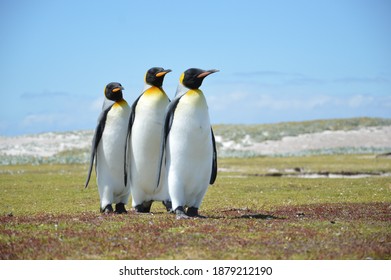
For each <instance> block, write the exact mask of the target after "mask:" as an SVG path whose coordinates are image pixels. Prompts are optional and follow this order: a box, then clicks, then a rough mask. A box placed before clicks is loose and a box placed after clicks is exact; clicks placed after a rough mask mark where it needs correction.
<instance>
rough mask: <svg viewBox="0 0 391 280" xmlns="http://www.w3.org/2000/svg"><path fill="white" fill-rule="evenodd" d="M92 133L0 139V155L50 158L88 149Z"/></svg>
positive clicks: (44, 134) (46, 134) (43, 134)
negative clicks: (65, 152)
mask: <svg viewBox="0 0 391 280" xmlns="http://www.w3.org/2000/svg"><path fill="white" fill-rule="evenodd" d="M92 137H93V134H92V131H91V132H90V131H77V132H69V133H42V134H35V135H26V136H17V137H0V155H2V154H3V155H10V156H22V155H26V156H40V157H50V156H53V155H55V154H57V153H59V152H62V151H67V150H73V149H85V148H90V146H91V141H92Z"/></svg>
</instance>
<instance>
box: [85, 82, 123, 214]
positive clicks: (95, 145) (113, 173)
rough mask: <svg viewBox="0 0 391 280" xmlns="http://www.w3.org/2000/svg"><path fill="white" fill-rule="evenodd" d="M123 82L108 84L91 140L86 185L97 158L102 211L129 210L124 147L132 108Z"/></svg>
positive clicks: (96, 164) (119, 212) (96, 167)
mask: <svg viewBox="0 0 391 280" xmlns="http://www.w3.org/2000/svg"><path fill="white" fill-rule="evenodd" d="M123 89H124V88H123V87H122V85H121V84H120V83H115V82H113V83H109V84H108V85H107V86H106V87H105V91H104V92H105V100H104V103H103V108H102V112H101V114H100V116H99V118H98V125H97V127H96V129H95V134H94V138H93V140H92V152H91V159H90V167H89V170H88V175H87V180H86V183H85V187H87V186H88V182H89V181H90V177H91V172H92V167H93V164H94V160H95V171H96V181H97V185H98V190H99V196H100V210H101V212H102V213H111V212H113V211H114V209H113V207H112V203H115V212H116V213H118V214H121V213H126V212H127V211H126V209H125V205H126V204H127V203H128V200H129V195H130V189H129V187H126V173H125V171H126V170H125V168H124V166H125V156H124V154H125V150H126V147H125V146H126V137H127V126H128V123H129V117H130V107H129V105H128V103H127V102H126V101H125V100H124V99H123V94H122V90H123Z"/></svg>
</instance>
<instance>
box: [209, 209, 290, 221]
mask: <svg viewBox="0 0 391 280" xmlns="http://www.w3.org/2000/svg"><path fill="white" fill-rule="evenodd" d="M242 210H244V209H229V210H223V211H221V212H222V215H219V216H208V218H212V219H257V220H285V219H286V218H285V217H279V216H275V215H271V214H262V213H256V212H249V211H248V210H247V209H245V210H244V211H242ZM243 212H245V213H243Z"/></svg>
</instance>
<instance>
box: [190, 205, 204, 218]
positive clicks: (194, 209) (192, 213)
mask: <svg viewBox="0 0 391 280" xmlns="http://www.w3.org/2000/svg"><path fill="white" fill-rule="evenodd" d="M186 214H187V216H189V217H194V218H202V219H206V217H205V216H201V215H200V214H198V208H197V207H189V208H187V212H186Z"/></svg>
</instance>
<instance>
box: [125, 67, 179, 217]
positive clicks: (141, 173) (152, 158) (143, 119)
mask: <svg viewBox="0 0 391 280" xmlns="http://www.w3.org/2000/svg"><path fill="white" fill-rule="evenodd" d="M169 72H171V70H170V69H163V68H161V67H153V68H151V69H149V70H148V71H147V72H146V74H145V78H144V82H145V84H144V90H143V92H142V93H141V95H140V96H139V97H138V98H137V99H136V101H135V102H134V103H133V105H132V110H131V111H132V113H131V116H130V119H129V126H128V147H129V151H128V156H127V157H128V160H127V161H128V162H129V165H130V166H129V172H128V174H129V184H130V189H131V193H132V205H133V207H134V209H135V210H136V212H138V213H149V212H150V210H151V205H152V202H153V201H162V202H163V204H164V205H165V206H166V208H167V211H170V210H171V203H170V198H169V194H168V189H167V184H166V182H165V181H164V180H162V179H160V177H159V172H160V169H158V168H159V156H160V147H161V141H162V139H163V138H162V136H163V135H162V133H163V123H164V115H165V112H166V108H167V106H168V104H169V102H170V100H169V98H168V97H167V95H166V93H165V92H164V90H163V88H162V86H163V80H164V77H165V75H166V74H167V73H169ZM164 168H165V166H164V165H163V166H162V169H163V170H164Z"/></svg>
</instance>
